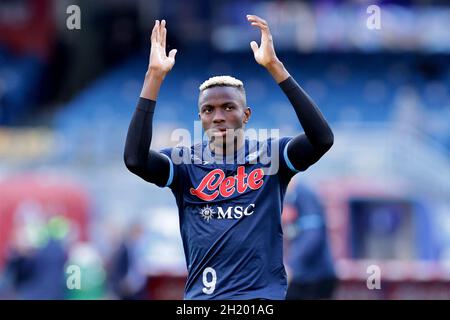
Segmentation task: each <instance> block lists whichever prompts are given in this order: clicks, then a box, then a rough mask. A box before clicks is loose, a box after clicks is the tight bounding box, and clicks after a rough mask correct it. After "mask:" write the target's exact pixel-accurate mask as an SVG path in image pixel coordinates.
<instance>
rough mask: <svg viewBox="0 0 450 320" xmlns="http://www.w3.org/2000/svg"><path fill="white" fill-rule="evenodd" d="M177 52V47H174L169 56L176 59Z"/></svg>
mask: <svg viewBox="0 0 450 320" xmlns="http://www.w3.org/2000/svg"><path fill="white" fill-rule="evenodd" d="M176 54H177V49H172V50H170V52H169V58H173V59H175V55H176Z"/></svg>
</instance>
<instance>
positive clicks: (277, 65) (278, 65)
mask: <svg viewBox="0 0 450 320" xmlns="http://www.w3.org/2000/svg"><path fill="white" fill-rule="evenodd" d="M264 67H265V68H266V69H267V71H269V72H274V71H276V70H281V69H284V65H283V63H282V62H281V61H280V60H278V58H276V59H275V60H273V61H270V62H269V63H267V64H266V65H265V66H264Z"/></svg>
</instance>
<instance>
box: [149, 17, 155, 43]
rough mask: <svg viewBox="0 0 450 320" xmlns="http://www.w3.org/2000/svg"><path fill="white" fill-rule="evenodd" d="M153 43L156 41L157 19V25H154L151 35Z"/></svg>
mask: <svg viewBox="0 0 450 320" xmlns="http://www.w3.org/2000/svg"><path fill="white" fill-rule="evenodd" d="M150 39H151V41H152V43H154V42H155V41H156V21H155V25H154V26H153V29H152V35H151V37H150Z"/></svg>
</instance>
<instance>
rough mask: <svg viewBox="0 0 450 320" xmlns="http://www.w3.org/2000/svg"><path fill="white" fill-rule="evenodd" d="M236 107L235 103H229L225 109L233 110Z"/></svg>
mask: <svg viewBox="0 0 450 320" xmlns="http://www.w3.org/2000/svg"><path fill="white" fill-rule="evenodd" d="M233 109H234V106H233V105H227V106H226V107H225V110H226V111H231V110H233Z"/></svg>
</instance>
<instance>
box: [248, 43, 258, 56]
mask: <svg viewBox="0 0 450 320" xmlns="http://www.w3.org/2000/svg"><path fill="white" fill-rule="evenodd" d="M250 47H252V50H253V53H256V51H257V50H258V44H257V43H256V41H252V42H250Z"/></svg>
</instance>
